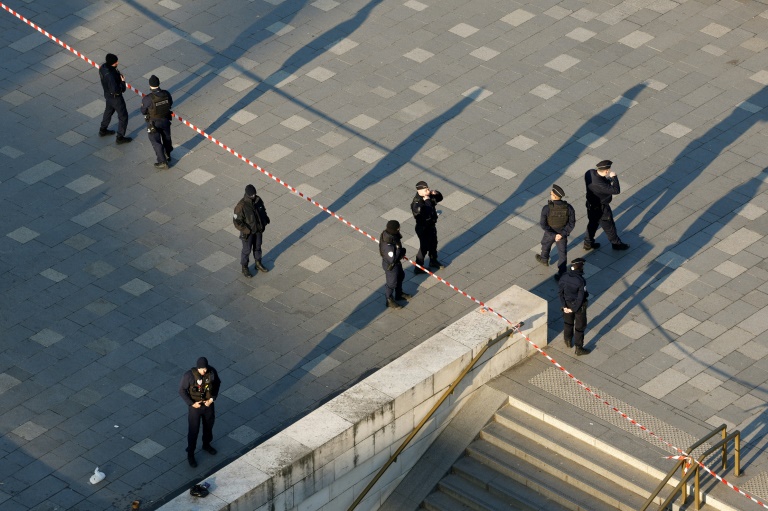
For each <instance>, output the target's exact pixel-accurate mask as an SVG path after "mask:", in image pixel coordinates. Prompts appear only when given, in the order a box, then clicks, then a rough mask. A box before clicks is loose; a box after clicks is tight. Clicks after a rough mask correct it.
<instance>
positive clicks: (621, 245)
mask: <svg viewBox="0 0 768 511" xmlns="http://www.w3.org/2000/svg"><path fill="white" fill-rule="evenodd" d="M611 248H612V249H614V250H626V249H628V248H629V245H627V244H626V243H624V242H621V241H620V242H618V243H613V244H611Z"/></svg>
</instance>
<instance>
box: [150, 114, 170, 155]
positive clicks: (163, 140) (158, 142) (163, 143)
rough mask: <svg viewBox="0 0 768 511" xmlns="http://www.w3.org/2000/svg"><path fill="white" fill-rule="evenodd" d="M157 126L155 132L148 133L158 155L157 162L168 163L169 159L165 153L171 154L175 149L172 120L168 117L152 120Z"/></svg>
mask: <svg viewBox="0 0 768 511" xmlns="http://www.w3.org/2000/svg"><path fill="white" fill-rule="evenodd" d="M152 124H154V126H155V132H154V133H147V137H149V143H150V144H152V149H154V150H155V156H157V163H167V162H168V159H167V158H166V157H165V155H166V154H167V155H169V156H170V154H171V151H173V145H172V144H171V121H169V120H168V119H155V120H153V121H152Z"/></svg>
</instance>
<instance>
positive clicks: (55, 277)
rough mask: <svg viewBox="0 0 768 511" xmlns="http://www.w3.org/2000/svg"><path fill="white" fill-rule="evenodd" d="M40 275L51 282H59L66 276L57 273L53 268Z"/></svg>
mask: <svg viewBox="0 0 768 511" xmlns="http://www.w3.org/2000/svg"><path fill="white" fill-rule="evenodd" d="M40 275H42V276H43V277H45V278H46V279H49V280H52V281H54V282H61V281H62V280H64V279H66V278H67V276H66V275H64V274H63V273H61V272H58V271H56V270H54V269H53V268H48V269H47V270H43V271H41V272H40Z"/></svg>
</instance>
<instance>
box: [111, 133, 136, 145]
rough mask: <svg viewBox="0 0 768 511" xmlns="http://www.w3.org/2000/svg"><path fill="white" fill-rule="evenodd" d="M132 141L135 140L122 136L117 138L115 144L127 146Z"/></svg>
mask: <svg viewBox="0 0 768 511" xmlns="http://www.w3.org/2000/svg"><path fill="white" fill-rule="evenodd" d="M131 140H133V139H132V138H131V137H124V136H122V135H118V136H117V138H115V142H116V143H118V144H127V143H128V142H130V141H131Z"/></svg>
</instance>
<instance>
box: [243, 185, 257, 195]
mask: <svg viewBox="0 0 768 511" xmlns="http://www.w3.org/2000/svg"><path fill="white" fill-rule="evenodd" d="M245 194H246V195H247V196H248V197H253V196H254V195H256V187H255V186H253V185H248V186H246V187H245Z"/></svg>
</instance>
